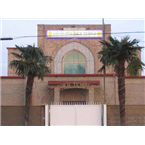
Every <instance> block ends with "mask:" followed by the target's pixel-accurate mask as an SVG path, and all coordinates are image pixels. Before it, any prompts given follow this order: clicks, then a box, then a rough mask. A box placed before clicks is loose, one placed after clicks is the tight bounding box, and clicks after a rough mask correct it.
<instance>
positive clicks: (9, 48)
mask: <svg viewBox="0 0 145 145" xmlns="http://www.w3.org/2000/svg"><path fill="white" fill-rule="evenodd" d="M7 49H17V48H16V47H7Z"/></svg>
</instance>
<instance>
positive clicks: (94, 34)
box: [46, 30, 103, 39]
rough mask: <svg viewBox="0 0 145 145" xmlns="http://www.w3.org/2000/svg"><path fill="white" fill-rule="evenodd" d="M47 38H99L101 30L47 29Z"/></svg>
mask: <svg viewBox="0 0 145 145" xmlns="http://www.w3.org/2000/svg"><path fill="white" fill-rule="evenodd" d="M46 38H47V39H67V38H68V39H69V38H82V39H101V38H103V30H73V31H72V30H69V31H64V30H47V31H46Z"/></svg>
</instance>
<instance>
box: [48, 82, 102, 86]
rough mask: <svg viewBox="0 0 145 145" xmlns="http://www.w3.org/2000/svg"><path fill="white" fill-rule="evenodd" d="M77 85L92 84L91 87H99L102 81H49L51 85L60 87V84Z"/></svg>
mask: <svg viewBox="0 0 145 145" xmlns="http://www.w3.org/2000/svg"><path fill="white" fill-rule="evenodd" d="M75 83H79V84H83V83H86V84H91V85H99V84H100V81H48V84H49V85H60V84H75Z"/></svg>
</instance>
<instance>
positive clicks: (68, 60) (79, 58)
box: [63, 51, 86, 74]
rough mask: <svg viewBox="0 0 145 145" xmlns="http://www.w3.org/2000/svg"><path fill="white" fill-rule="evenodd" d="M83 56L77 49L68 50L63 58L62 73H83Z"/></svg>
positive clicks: (84, 60)
mask: <svg viewBox="0 0 145 145" xmlns="http://www.w3.org/2000/svg"><path fill="white" fill-rule="evenodd" d="M85 62H86V59H85V57H84V56H83V55H82V54H81V53H80V52H78V51H71V52H69V53H68V54H67V55H66V56H65V57H64V59H63V70H64V74H85V66H86V65H85Z"/></svg>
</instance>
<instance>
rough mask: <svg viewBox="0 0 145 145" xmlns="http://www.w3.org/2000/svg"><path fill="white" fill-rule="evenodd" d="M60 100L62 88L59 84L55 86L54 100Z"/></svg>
mask: <svg viewBox="0 0 145 145" xmlns="http://www.w3.org/2000/svg"><path fill="white" fill-rule="evenodd" d="M59 101H60V88H59V87H58V86H57V87H55V88H54V102H59Z"/></svg>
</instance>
